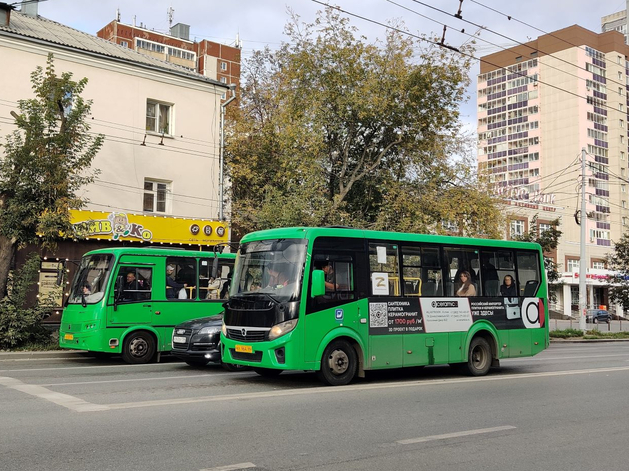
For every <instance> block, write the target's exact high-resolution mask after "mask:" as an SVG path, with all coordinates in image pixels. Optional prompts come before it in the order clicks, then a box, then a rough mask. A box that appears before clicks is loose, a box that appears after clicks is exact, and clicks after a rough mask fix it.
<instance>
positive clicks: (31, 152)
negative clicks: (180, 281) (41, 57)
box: [0, 55, 104, 298]
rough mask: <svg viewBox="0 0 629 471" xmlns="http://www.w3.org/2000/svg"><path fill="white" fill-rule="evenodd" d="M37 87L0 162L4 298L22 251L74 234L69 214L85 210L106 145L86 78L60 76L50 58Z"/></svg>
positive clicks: (0, 286)
mask: <svg viewBox="0 0 629 471" xmlns="http://www.w3.org/2000/svg"><path fill="white" fill-rule="evenodd" d="M31 82H32V88H33V93H34V95H35V97H34V98H31V99H27V100H20V101H19V102H18V108H19V112H18V113H15V112H14V113H12V114H13V116H14V118H15V124H16V126H17V129H16V130H15V131H14V132H13V133H12V134H9V135H8V136H7V137H6V140H5V143H4V145H3V146H2V147H3V148H4V149H3V150H4V155H3V156H2V159H0V298H2V297H3V296H4V295H5V293H6V283H7V278H8V274H9V264H10V261H11V258H12V257H13V254H14V252H15V248H16V247H17V246H20V245H23V244H27V243H39V242H42V243H43V244H45V245H46V246H54V244H55V241H56V240H58V239H59V238H60V237H61V235H62V234H64V233H65V234H69V233H70V232H71V226H70V213H69V210H70V209H71V208H76V209H78V208H81V207H82V206H83V205H84V204H85V201H84V200H83V199H82V198H81V197H79V196H78V195H77V192H78V190H79V189H80V188H81V187H82V186H83V185H85V184H86V183H89V182H91V181H93V178H94V177H93V175H94V172H93V171H90V170H89V169H90V166H91V164H92V161H93V159H94V156H95V155H96V153H97V152H98V151H99V149H100V148H101V146H102V144H103V140H104V136H102V135H97V136H94V135H92V134H90V133H89V129H90V126H89V125H88V122H87V117H88V116H89V114H90V107H91V101H89V100H88V101H86V100H83V98H82V97H81V93H82V92H83V90H84V88H85V86H86V84H87V79H86V78H83V79H81V80H79V81H78V82H76V81H73V80H72V74H71V73H68V72H65V73H62V74H61V75H60V76H58V75H57V74H56V73H55V68H54V63H53V57H52V55H49V56H48V60H47V64H46V68H45V69H44V68H42V67H37V69H36V70H35V71H34V72H33V73H32V74H31Z"/></svg>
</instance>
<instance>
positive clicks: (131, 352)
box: [122, 330, 155, 364]
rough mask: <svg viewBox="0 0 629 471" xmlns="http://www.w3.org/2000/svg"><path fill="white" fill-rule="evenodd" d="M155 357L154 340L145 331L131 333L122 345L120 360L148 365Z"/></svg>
mask: <svg viewBox="0 0 629 471" xmlns="http://www.w3.org/2000/svg"><path fill="white" fill-rule="evenodd" d="M154 356H155V339H153V336H152V335H151V334H149V333H148V332H146V331H141V330H140V331H137V332H131V333H130V334H129V335H127V337H126V338H125V339H124V343H123V345H122V359H123V360H124V361H125V362H127V363H136V364H137V363H148V362H149V361H151V360H152V359H153V357H154Z"/></svg>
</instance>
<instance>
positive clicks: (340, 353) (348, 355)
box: [317, 340, 358, 386]
mask: <svg viewBox="0 0 629 471" xmlns="http://www.w3.org/2000/svg"><path fill="white" fill-rule="evenodd" d="M357 368H358V356H357V355H356V350H354V347H352V346H351V345H350V343H349V342H348V341H346V340H334V341H333V342H332V343H330V344H329V345H328V346H327V347H326V349H325V351H324V352H323V357H322V358H321V369H320V370H319V371H318V373H317V375H318V376H319V379H320V380H321V381H323V382H324V383H326V384H329V385H330V386H343V385H345V384H349V383H350V382H351V381H352V380H353V379H354V376H356V370H357Z"/></svg>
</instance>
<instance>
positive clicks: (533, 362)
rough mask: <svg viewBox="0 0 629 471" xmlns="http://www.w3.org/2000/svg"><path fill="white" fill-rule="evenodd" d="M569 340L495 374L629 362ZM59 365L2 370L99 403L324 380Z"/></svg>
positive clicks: (394, 373) (626, 347)
mask: <svg viewBox="0 0 629 471" xmlns="http://www.w3.org/2000/svg"><path fill="white" fill-rule="evenodd" d="M569 345H570V346H567V345H566V344H563V345H554V344H553V345H551V347H550V348H549V349H547V350H545V351H544V352H542V353H541V354H539V355H537V356H535V357H532V358H529V357H525V358H519V359H506V360H502V361H501V367H500V368H494V369H492V370H491V372H490V376H500V375H523V374H534V373H540V372H543V371H562V370H565V369H581V370H588V369H591V368H603V367H607V368H615V367H623V366H627V365H628V364H629V363H628V362H629V344H627V343H604V344H569ZM73 365H74V362H69V366H59V367H51V368H46V367H43V366H42V365H36V366H37V367H35V368H32V369H28V368H25V369H16V370H12V371H2V372H0V376H10V377H13V378H16V379H19V380H21V381H23V382H25V383H28V384H33V385H40V386H43V387H45V388H47V389H49V390H50V391H52V392H56V393H61V394H68V395H71V396H76V397H78V398H81V399H83V400H85V401H87V402H90V403H94V404H116V403H128V402H134V401H160V400H168V399H170V398H172V397H174V396H176V397H178V398H192V399H194V398H205V397H211V396H221V395H225V394H235V393H242V392H246V393H257V392H265V391H268V390H278V391H281V390H291V389H299V388H313V387H319V386H321V383H320V382H319V381H318V379H317V378H316V375H314V374H313V373H304V372H286V373H284V374H282V375H281V376H280V377H278V378H276V379H274V380H270V379H268V378H262V377H260V376H258V375H257V374H256V373H255V372H253V371H246V372H237V373H230V372H227V371H225V370H223V369H222V368H221V367H220V366H219V365H208V366H207V367H203V368H193V367H189V366H188V365H186V364H184V363H180V362H171V363H165V364H148V365H126V364H121V363H113V364H111V363H109V364H102V362H94V363H93V364H92V365H91V366H90V365H83V364H81V365H78V366H73ZM457 377H461V376H459V375H458V374H457V373H455V372H453V371H452V370H451V369H450V368H449V367H447V366H435V367H428V368H423V369H421V368H406V369H394V370H384V371H370V372H367V377H366V378H365V379H357V381H356V384H377V383H381V382H396V381H397V382H402V381H408V380H426V381H429V380H439V379H449V378H457Z"/></svg>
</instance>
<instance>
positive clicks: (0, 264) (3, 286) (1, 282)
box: [0, 236, 15, 299]
mask: <svg viewBox="0 0 629 471" xmlns="http://www.w3.org/2000/svg"><path fill="white" fill-rule="evenodd" d="M14 254H15V241H14V240H11V239H7V238H6V237H4V236H0V299H2V298H4V297H5V296H6V295H7V280H8V278H9V269H10V268H11V260H13V255H14Z"/></svg>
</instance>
